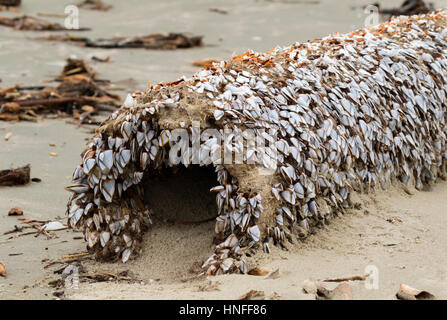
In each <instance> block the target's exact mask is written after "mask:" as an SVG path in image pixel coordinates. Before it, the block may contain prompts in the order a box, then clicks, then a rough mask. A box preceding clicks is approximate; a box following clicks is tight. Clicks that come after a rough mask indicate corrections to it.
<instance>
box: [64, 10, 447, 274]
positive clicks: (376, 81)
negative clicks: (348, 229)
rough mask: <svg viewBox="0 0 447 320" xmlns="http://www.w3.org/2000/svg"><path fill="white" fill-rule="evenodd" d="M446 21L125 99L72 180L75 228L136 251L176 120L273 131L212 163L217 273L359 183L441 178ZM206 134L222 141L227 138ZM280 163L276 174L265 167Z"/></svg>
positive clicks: (302, 51) (246, 64) (248, 61)
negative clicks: (147, 184) (250, 148)
mask: <svg viewBox="0 0 447 320" xmlns="http://www.w3.org/2000/svg"><path fill="white" fill-rule="evenodd" d="M446 21H447V11H446V10H441V11H438V12H433V13H430V14H428V15H420V16H413V17H409V18H394V19H393V20H391V21H389V22H387V23H385V24H382V25H379V26H376V27H371V28H366V29H363V30H359V31H355V32H353V33H350V34H347V35H338V34H336V35H333V36H329V37H326V38H324V39H318V40H315V41H313V42H309V43H303V44H295V45H292V46H290V47H286V48H276V49H274V50H271V51H270V52H268V53H264V54H262V53H255V52H251V51H249V52H246V53H243V54H241V55H239V56H237V57H233V58H232V59H231V60H230V61H227V62H221V63H214V64H213V65H212V66H209V67H207V68H205V69H204V70H202V71H200V72H198V73H197V74H195V75H194V76H193V77H192V79H186V78H182V79H180V80H178V81H176V82H173V83H164V84H159V85H156V86H152V87H151V88H150V89H149V90H148V91H146V92H144V93H135V94H134V95H133V96H129V97H128V99H127V100H126V102H125V105H124V106H123V107H122V108H121V109H120V110H119V111H118V112H115V113H114V114H112V115H111V116H110V117H109V119H108V120H106V121H105V122H104V124H103V125H102V126H101V127H100V128H99V130H98V131H97V133H96V134H95V136H94V137H93V138H92V140H91V141H90V143H89V144H88V146H87V149H86V150H85V151H84V153H83V154H82V164H81V165H80V166H78V167H77V168H76V170H75V172H74V175H73V180H74V185H72V186H70V187H68V189H69V190H70V191H72V192H73V195H72V197H71V199H70V201H69V203H68V216H69V222H70V225H71V226H73V227H79V228H82V229H83V230H84V234H85V238H86V240H87V242H88V247H89V248H90V250H92V251H94V252H96V253H97V256H98V257H102V258H118V257H121V258H122V260H123V261H127V260H128V259H129V257H130V256H131V255H132V254H134V253H138V252H139V243H140V240H141V235H142V232H143V229H144V228H146V227H147V226H148V225H149V224H150V223H151V220H150V218H151V214H152V213H151V208H147V207H146V206H145V204H144V201H143V196H144V187H143V184H142V183H141V181H142V179H143V177H144V178H145V179H148V180H150V179H151V177H153V176H155V175H157V174H158V172H159V171H160V170H163V168H164V167H169V166H170V165H172V163H171V164H169V161H168V155H169V151H170V148H171V147H172V144H173V141H172V140H171V138H172V133H173V130H174V129H179V128H186V129H187V130H189V132H191V133H194V130H197V129H198V128H197V125H196V127H195V125H194V123H199V125H200V131H201V132H203V131H204V130H205V129H210V128H214V129H218V130H221V131H222V132H223V131H224V129H225V128H227V129H232V130H233V131H232V132H233V133H235V136H236V135H238V133H241V132H244V130H246V129H253V130H254V132H255V133H257V134H258V135H259V136H261V137H263V138H264V139H265V140H266V141H267V143H266V144H265V150H264V151H265V152H260V150H257V149H256V150H255V151H254V152H251V153H250V152H247V153H244V158H243V163H239V164H237V163H235V164H225V163H223V164H215V171H216V173H217V184H218V186H216V187H215V188H213V189H212V191H213V192H217V195H216V199H217V204H218V211H219V212H218V214H219V216H218V217H217V219H216V233H217V239H220V244H218V245H217V247H216V250H215V253H214V254H213V255H212V256H211V257H210V259H208V261H206V262H205V264H204V268H206V270H207V272H208V273H209V274H214V273H217V272H231V271H236V270H241V271H242V272H246V268H247V267H246V263H245V260H244V255H245V254H246V253H247V250H248V251H250V252H251V251H253V249H256V248H258V247H262V248H263V249H264V250H265V251H267V252H268V251H269V250H270V247H271V246H272V245H277V246H284V245H285V243H286V242H287V241H293V240H294V239H296V238H300V237H304V236H306V235H307V234H308V232H309V230H310V228H312V227H313V226H315V225H317V224H319V223H324V222H325V221H327V220H328V219H330V218H331V217H332V216H333V215H334V214H335V213H339V212H343V210H344V209H345V208H347V207H349V206H350V201H349V195H350V193H351V192H352V190H358V191H362V190H370V189H371V188H374V187H375V186H377V185H379V184H381V183H386V182H388V181H390V180H391V179H394V178H397V179H400V180H401V181H402V182H403V183H406V184H409V183H414V185H415V187H416V188H421V187H422V186H423V184H426V183H430V182H431V181H434V180H435V179H436V178H437V177H438V176H440V175H443V174H445V169H446V160H447V149H446V133H447V129H446V111H447V99H446V94H447V60H446V56H447V31H446V26H447V24H446ZM196 121H197V122H196ZM272 130H273V131H272ZM274 130H276V131H277V134H276V135H273V134H272V132H274ZM193 140H194V139H193ZM196 140H197V138H196ZM194 143H197V141H195V142H194V141H192V142H191V144H192V147H193V145H194ZM199 143H201V144H202V147H203V148H204V149H205V150H210V149H211V150H215V146H216V144H217V141H216V140H213V139H211V138H209V139H208V138H206V137H205V138H204V136H202V141H201V142H199ZM231 146H233V147H234V148H235V149H237V148H236V144H231ZM275 150H276V151H277V154H275ZM183 156H185V154H184V155H183ZM193 157H194V155H193ZM251 157H255V158H256V159H257V160H258V161H257V162H256V163H249V162H250V161H248V160H250V158H251ZM272 157H273V158H272ZM272 161H273V162H275V163H276V164H277V169H276V170H275V171H273V172H272V174H271V175H268V174H266V172H265V171H263V170H260V169H262V168H263V167H269V168H271V167H272V166H271V164H272ZM179 165H183V164H179ZM191 165H193V164H191ZM155 214H156V213H155ZM210 240H211V239H210Z"/></svg>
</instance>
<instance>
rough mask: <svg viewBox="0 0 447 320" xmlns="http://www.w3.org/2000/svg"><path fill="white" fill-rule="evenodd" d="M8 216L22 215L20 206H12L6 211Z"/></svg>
mask: <svg viewBox="0 0 447 320" xmlns="http://www.w3.org/2000/svg"><path fill="white" fill-rule="evenodd" d="M8 216H23V210H22V208H12V209H11V210H9V212H8Z"/></svg>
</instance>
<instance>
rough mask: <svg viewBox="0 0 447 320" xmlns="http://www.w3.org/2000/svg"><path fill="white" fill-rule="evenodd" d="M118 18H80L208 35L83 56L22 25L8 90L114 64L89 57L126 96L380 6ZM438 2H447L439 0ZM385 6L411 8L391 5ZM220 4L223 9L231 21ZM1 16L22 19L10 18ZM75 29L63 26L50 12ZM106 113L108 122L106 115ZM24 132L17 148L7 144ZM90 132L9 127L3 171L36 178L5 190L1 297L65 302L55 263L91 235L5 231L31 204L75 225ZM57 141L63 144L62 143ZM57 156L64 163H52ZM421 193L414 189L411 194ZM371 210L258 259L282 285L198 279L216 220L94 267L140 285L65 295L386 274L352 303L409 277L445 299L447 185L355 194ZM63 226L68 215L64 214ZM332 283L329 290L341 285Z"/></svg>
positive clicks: (183, 10)
mask: <svg viewBox="0 0 447 320" xmlns="http://www.w3.org/2000/svg"><path fill="white" fill-rule="evenodd" d="M23 2H24V4H23V5H22V7H21V12H22V13H24V14H29V15H35V14H37V13H38V12H46V13H63V11H64V7H65V6H66V5H67V4H69V2H65V1H63V2H61V1H56V0H42V1H38V2H37V1H26V0H25V1H23ZM106 2H108V3H110V4H112V5H113V6H114V7H113V9H112V10H110V11H108V12H100V11H91V10H82V9H81V11H80V23H81V27H84V26H85V27H90V28H92V30H91V31H88V32H85V33H83V34H82V35H83V36H84V35H85V36H88V37H92V38H100V37H105V36H117V35H142V34H147V33H155V32H163V33H167V32H190V33H192V34H197V35H204V43H205V45H204V46H203V47H201V48H194V49H185V50H172V51H158V50H144V49H134V50H131V49H125V50H117V49H111V50H105V49H89V48H80V47H78V46H74V45H71V44H67V43H57V42H43V41H36V40H32V39H30V38H32V37H37V36H42V35H48V34H50V33H47V32H44V33H38V34H36V33H35V32H22V31H13V30H12V29H9V28H4V27H0V79H1V80H2V82H0V87H5V86H8V85H13V84H16V83H18V82H21V83H23V84H24V85H39V84H42V81H44V80H46V81H49V80H51V78H52V77H54V75H56V74H58V73H59V72H60V70H61V68H62V66H63V65H64V63H65V60H66V58H68V57H69V56H70V55H74V56H76V57H78V58H82V59H90V58H91V57H92V56H99V57H106V56H110V60H111V61H110V62H109V63H91V64H92V66H93V67H94V68H95V70H97V72H98V73H99V75H100V77H101V78H103V79H109V80H111V81H112V82H114V83H116V85H117V86H119V87H122V90H121V91H118V93H119V94H121V95H122V96H125V95H126V94H127V92H129V91H134V90H144V89H145V88H146V87H147V82H148V81H151V82H153V83H156V82H159V81H170V80H175V79H177V78H179V77H180V76H182V75H187V76H190V75H192V74H193V73H194V72H196V71H198V70H199V68H197V67H194V66H191V65H190V62H192V61H198V60H202V59H205V58H216V59H225V58H229V57H230V56H231V55H232V54H237V53H241V52H244V51H245V50H247V49H254V50H256V51H267V50H269V49H270V48H272V47H274V46H276V45H287V44H290V43H293V42H296V41H299V42H302V41H307V40H311V39H313V38H319V37H323V36H325V35H328V34H331V33H334V32H336V31H338V32H348V31H350V30H353V29H356V28H361V27H363V23H364V20H365V17H366V15H365V13H364V11H363V6H365V5H368V4H369V3H370V1H365V0H361V1H355V0H343V1H333V0H321V1H317V2H316V3H315V2H313V1H302V2H299V3H283V2H280V1H263V0H258V1H255V0H250V1H244V2H242V3H241V2H239V1H236V0H234V1H233V0H232V1H205V0H202V1H199V0H198V1H191V2H186V1H170V2H165V1H144V2H143V1H138V0H131V1H125V2H124V1H117V0H114V1H112V0H108V1H106ZM432 2H434V4H435V7H437V8H440V7H441V6H442V5H443V1H439V0H437V1H432ZM380 3H381V4H382V5H383V6H384V7H394V6H398V5H400V1H391V0H388V1H380ZM444 5H445V4H444ZM210 8H219V9H225V10H226V11H228V13H227V14H219V13H216V12H212V11H210V10H209V9H210ZM0 15H2V16H14V14H13V13H10V12H1V13H0ZM46 19H48V20H51V21H54V22H59V23H63V20H61V19H58V18H46ZM103 116H104V115H103ZM7 133H12V136H11V137H10V138H9V140H7V141H6V140H5V139H3V137H4V136H5V135H6V134H7ZM90 136H91V133H90V132H89V130H87V129H84V128H78V127H76V126H74V125H71V124H68V123H66V122H65V120H64V119H52V120H49V119H48V120H42V121H38V122H25V121H23V122H19V123H8V122H0V169H7V168H13V167H18V166H22V165H25V164H28V163H29V164H30V165H31V177H32V178H34V177H36V178H40V179H41V180H42V182H40V183H36V182H32V183H31V184H29V185H26V186H20V187H2V188H0V261H2V262H3V263H4V264H5V265H6V267H7V272H8V276H7V278H6V279H5V278H0V300H3V299H55V298H56V297H55V296H54V295H53V292H54V291H55V289H54V288H53V287H51V286H50V285H49V282H51V281H52V280H57V279H60V275H59V274H55V273H54V271H55V270H57V267H58V266H57V265H55V266H51V267H48V268H44V266H45V265H46V263H48V261H51V260H54V259H59V258H60V257H62V256H63V255H68V254H73V253H79V252H83V251H85V246H86V244H85V242H84V241H83V240H80V239H78V238H79V237H80V236H81V233H77V232H74V231H73V230H62V231H57V232H56V237H54V238H52V239H49V240H48V239H46V238H45V237H44V235H40V236H38V237H35V236H34V235H28V236H22V237H18V236H17V235H14V234H12V235H4V233H5V232H7V231H9V230H11V229H13V228H14V225H17V224H18V223H19V221H18V220H17V219H16V217H9V216H8V211H9V210H10V209H11V208H13V207H20V208H22V209H23V211H24V217H26V218H31V219H38V220H57V219H62V218H64V215H65V211H66V204H67V200H68V197H69V194H68V192H67V191H65V190H64V186H66V185H68V184H69V183H70V180H71V175H72V172H73V169H74V168H75V167H76V165H77V164H78V163H79V160H80V153H81V151H82V150H83V148H84V146H85V144H86V140H87V139H88V138H89V137H90ZM50 144H51V146H50ZM50 153H57V156H50ZM410 193H411V194H410ZM353 200H354V201H355V202H357V203H358V204H359V205H358V206H357V209H351V210H349V211H348V212H347V214H345V215H344V216H342V217H339V218H336V219H334V220H333V221H332V222H331V224H330V225H328V226H327V227H325V228H324V229H320V230H317V232H316V233H315V234H313V235H311V236H310V237H309V238H307V239H306V240H304V241H300V242H296V243H295V244H294V245H289V247H288V250H287V251H286V250H280V249H277V248H274V249H273V250H272V253H270V254H265V253H262V252H259V253H258V254H257V255H255V256H254V257H253V258H252V259H250V261H249V266H250V267H251V268H253V267H262V268H267V269H269V270H271V271H274V270H279V277H277V278H275V279H271V278H267V279H266V278H265V276H251V275H238V274H233V275H220V276H214V277H200V278H196V277H195V275H196V274H197V269H198V266H200V264H201V263H203V261H204V260H205V259H206V258H207V257H209V255H210V254H211V253H212V251H213V249H212V243H211V239H212V236H213V232H214V223H213V222H206V223H201V224H197V225H183V224H173V223H169V222H166V221H156V223H155V224H154V226H153V228H152V229H151V230H150V232H148V233H146V234H145V235H144V241H143V252H142V254H141V255H140V257H138V258H137V259H135V260H132V261H129V262H128V263H126V264H122V263H99V262H94V261H91V260H88V261H84V262H83V263H82V265H83V267H84V268H85V269H87V270H89V271H90V272H112V273H120V272H122V271H127V270H129V271H130V272H131V274H132V276H133V277H134V278H136V279H140V280H141V281H139V282H138V283H135V282H134V283H126V282H125V281H121V282H97V283H81V284H80V285H79V287H78V288H76V289H67V290H65V291H64V295H63V298H65V299H236V298H238V297H239V296H241V295H243V294H244V293H246V292H247V291H249V290H252V289H254V290H262V291H264V292H265V296H266V298H267V299H314V296H313V295H309V294H305V293H303V291H302V283H303V281H304V280H306V279H310V278H311V279H314V280H316V279H324V278H331V277H345V276H351V275H355V274H363V273H365V268H367V267H371V266H373V267H375V268H377V270H378V272H379V287H378V288H377V289H368V288H367V287H366V286H365V282H364V281H351V282H350V285H351V286H352V288H353V295H354V299H395V294H396V292H397V291H398V289H399V285H400V284H401V283H405V284H408V285H411V286H412V287H415V288H419V289H423V290H427V291H429V292H431V293H433V294H434V295H435V296H436V297H437V298H439V299H447V264H446V261H447V250H445V249H446V243H447V222H446V218H445V215H446V214H447V182H446V181H438V182H437V183H436V184H434V185H432V186H430V188H429V190H427V191H422V192H420V191H417V190H413V189H411V190H409V192H404V190H402V188H400V187H399V186H389V187H388V188H387V189H386V190H377V191H376V192H374V193H372V194H364V195H355V198H354V199H353ZM61 221H63V220H61ZM335 286H336V284H335V283H332V284H329V285H328V287H335Z"/></svg>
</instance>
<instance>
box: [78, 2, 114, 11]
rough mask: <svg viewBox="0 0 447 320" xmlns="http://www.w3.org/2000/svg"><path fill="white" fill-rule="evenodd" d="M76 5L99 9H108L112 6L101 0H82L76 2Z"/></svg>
mask: <svg viewBox="0 0 447 320" xmlns="http://www.w3.org/2000/svg"><path fill="white" fill-rule="evenodd" d="M78 7H79V8H85V9H90V10H100V11H108V10H110V9H112V8H113V6H112V5H109V4H105V3H103V2H102V1H101V0H84V1H81V2H79V3H78Z"/></svg>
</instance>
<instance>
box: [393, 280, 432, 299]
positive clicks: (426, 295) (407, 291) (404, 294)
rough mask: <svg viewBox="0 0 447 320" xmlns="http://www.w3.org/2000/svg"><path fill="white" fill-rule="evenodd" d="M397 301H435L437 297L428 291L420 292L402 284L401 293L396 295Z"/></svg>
mask: <svg viewBox="0 0 447 320" xmlns="http://www.w3.org/2000/svg"><path fill="white" fill-rule="evenodd" d="M396 297H397V299H400V300H435V299H436V297H435V296H434V295H433V294H431V293H430V292H428V291H424V290H418V289H415V288H412V287H410V286H408V285H406V284H403V283H402V284H401V285H400V288H399V291H398V292H397V293H396Z"/></svg>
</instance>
